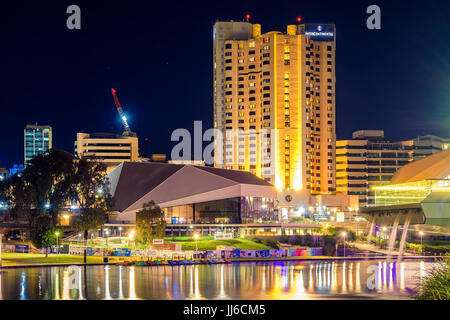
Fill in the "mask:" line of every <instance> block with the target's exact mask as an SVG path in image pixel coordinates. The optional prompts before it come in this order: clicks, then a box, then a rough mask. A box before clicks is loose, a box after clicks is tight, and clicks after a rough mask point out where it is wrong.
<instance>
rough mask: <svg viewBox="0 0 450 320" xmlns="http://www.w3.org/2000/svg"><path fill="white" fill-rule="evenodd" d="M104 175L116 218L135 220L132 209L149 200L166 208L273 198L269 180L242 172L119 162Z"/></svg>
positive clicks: (273, 192) (273, 190)
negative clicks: (211, 202)
mask: <svg viewBox="0 0 450 320" xmlns="http://www.w3.org/2000/svg"><path fill="white" fill-rule="evenodd" d="M108 177H109V181H110V183H111V193H112V196H113V198H114V200H115V206H116V210H117V211H119V212H120V213H119V215H118V216H117V218H116V219H115V220H116V221H124V222H135V220H136V211H138V210H140V209H141V208H142V205H143V204H144V203H146V202H149V201H151V200H153V201H154V202H155V203H156V204H158V205H159V206H160V207H161V208H167V207H173V206H180V205H186V204H193V203H201V202H207V201H214V200H220V199H228V198H235V197H245V196H252V197H264V198H270V199H276V190H275V188H274V187H273V186H272V185H271V184H270V183H268V182H266V181H264V180H262V179H260V178H258V177H256V176H255V175H253V174H251V173H249V172H244V171H234V170H225V169H218V168H211V167H202V166H191V165H177V164H167V163H136V162H123V163H121V164H120V165H119V166H117V167H116V168H115V169H114V170H113V171H111V172H110V173H109V174H108Z"/></svg>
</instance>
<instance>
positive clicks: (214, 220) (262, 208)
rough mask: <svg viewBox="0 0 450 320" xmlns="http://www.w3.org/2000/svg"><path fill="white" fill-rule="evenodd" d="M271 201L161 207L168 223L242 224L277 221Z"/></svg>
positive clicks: (244, 199)
mask: <svg viewBox="0 0 450 320" xmlns="http://www.w3.org/2000/svg"><path fill="white" fill-rule="evenodd" d="M273 203H274V201H273V199H269V198H264V197H248V196H247V197H234V198H229V199H220V200H214V201H207V202H200V203H195V204H189V205H182V206H176V207H168V208H164V209H163V210H164V213H165V215H166V221H167V223H168V224H195V223H201V224H241V223H263V222H278V214H277V213H275V212H274V208H273Z"/></svg>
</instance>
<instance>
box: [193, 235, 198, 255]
mask: <svg viewBox="0 0 450 320" xmlns="http://www.w3.org/2000/svg"><path fill="white" fill-rule="evenodd" d="M194 239H195V252H197V251H198V246H197V240H198V233H194Z"/></svg>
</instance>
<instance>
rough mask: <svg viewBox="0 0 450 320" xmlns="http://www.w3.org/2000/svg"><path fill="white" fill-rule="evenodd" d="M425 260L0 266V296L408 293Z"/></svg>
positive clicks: (422, 271)
mask: <svg viewBox="0 0 450 320" xmlns="http://www.w3.org/2000/svg"><path fill="white" fill-rule="evenodd" d="M433 264H434V263H433V262H429V261H428V262H426V261H417V260H414V261H408V260H405V261H397V260H363V261H289V262H241V263H233V264H218V265H189V266H154V267H140V266H138V267H122V266H87V267H75V266H72V267H39V268H17V269H3V270H2V271H1V272H0V299H13V300H21V299H35V300H41V299H44V300H46V299H67V300H71V299H90V300H101V299H164V300H168V299H196V300H201V299H236V300H239V299H250V300H257V299H270V300H272V299H296V300H302V299H410V298H411V293H412V292H413V289H414V288H415V286H416V283H417V281H418V280H420V278H421V277H423V276H424V275H425V273H426V271H427V270H428V269H429V268H430V267H431V266H432V265H433ZM80 289H81V290H80Z"/></svg>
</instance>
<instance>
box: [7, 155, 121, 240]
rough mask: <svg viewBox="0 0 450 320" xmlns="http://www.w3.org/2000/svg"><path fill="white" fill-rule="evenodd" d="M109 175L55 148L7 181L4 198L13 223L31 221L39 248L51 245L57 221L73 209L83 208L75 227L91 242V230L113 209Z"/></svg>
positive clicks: (102, 168)
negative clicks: (74, 207)
mask: <svg viewBox="0 0 450 320" xmlns="http://www.w3.org/2000/svg"><path fill="white" fill-rule="evenodd" d="M105 173H106V166H105V165H104V164H103V163H100V162H96V161H92V160H90V159H88V158H81V159H78V158H75V157H74V156H73V155H72V154H70V153H68V152H65V151H61V150H57V149H51V150H50V151H49V152H47V153H45V154H42V155H38V156H35V157H34V158H33V159H32V160H31V161H30V163H29V164H28V165H27V167H26V168H25V170H24V171H23V172H22V173H20V174H16V175H14V176H12V177H10V178H9V179H7V180H5V181H3V182H2V183H1V184H0V197H1V199H2V200H3V201H4V202H5V203H6V204H7V205H8V208H9V211H10V214H11V215H12V216H13V217H14V218H15V219H17V220H26V221H27V223H28V226H29V228H30V236H31V241H32V242H33V244H34V245H35V246H37V247H38V248H43V247H47V246H50V245H52V244H53V242H54V241H55V240H56V237H55V232H56V230H57V225H58V217H59V216H60V214H61V213H62V212H64V211H65V210H67V208H70V206H72V205H74V206H76V207H77V208H79V209H78V210H79V215H76V216H74V217H73V218H72V219H71V224H72V227H73V228H74V229H75V230H77V231H78V232H80V233H83V234H84V239H85V241H87V238H88V234H89V231H90V230H96V229H97V228H98V227H99V226H101V225H103V224H104V223H105V222H106V221H107V213H108V211H110V210H111V209H112V207H113V201H112V198H111V195H110V193H109V182H108V181H107V179H106V178H105Z"/></svg>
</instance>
